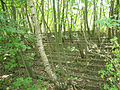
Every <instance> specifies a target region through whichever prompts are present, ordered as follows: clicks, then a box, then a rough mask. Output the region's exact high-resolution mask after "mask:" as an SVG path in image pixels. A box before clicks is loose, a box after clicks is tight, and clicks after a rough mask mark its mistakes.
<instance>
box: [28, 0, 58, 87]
mask: <svg viewBox="0 0 120 90" xmlns="http://www.w3.org/2000/svg"><path fill="white" fill-rule="evenodd" d="M29 5H30V9H31V12H32V16H33V20H34V24H35V30H36V31H35V32H36V33H35V34H36V37H37V43H36V45H37V47H38V51H39V53H40V55H41V59H42V61H43V63H44V67H45V70H46V72H47V73H48V75H49V76H50V78H51V79H52V80H53V81H54V82H55V84H56V85H57V86H60V84H59V82H58V81H57V76H56V75H55V73H53V71H52V69H51V66H50V64H49V61H48V58H47V56H46V54H45V51H44V47H43V43H42V37H41V33H40V25H39V23H38V20H37V13H36V9H35V6H34V1H33V0H29Z"/></svg>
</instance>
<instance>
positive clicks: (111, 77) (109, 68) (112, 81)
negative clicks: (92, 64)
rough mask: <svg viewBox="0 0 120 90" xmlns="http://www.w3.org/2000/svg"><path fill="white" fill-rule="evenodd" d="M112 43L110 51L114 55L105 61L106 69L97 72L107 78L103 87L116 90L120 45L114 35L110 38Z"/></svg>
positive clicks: (119, 66)
mask: <svg viewBox="0 0 120 90" xmlns="http://www.w3.org/2000/svg"><path fill="white" fill-rule="evenodd" d="M110 41H111V42H113V43H114V45H113V47H112V49H113V50H112V53H113V55H114V57H113V58H111V59H110V60H109V61H108V62H107V63H106V66H105V67H106V70H101V71H99V74H100V75H101V78H104V79H106V80H107V83H106V84H104V89H108V90H118V86H119V84H120V82H119V79H120V65H119V63H120V45H119V44H118V43H117V38H116V37H114V38H113V39H111V40H110Z"/></svg>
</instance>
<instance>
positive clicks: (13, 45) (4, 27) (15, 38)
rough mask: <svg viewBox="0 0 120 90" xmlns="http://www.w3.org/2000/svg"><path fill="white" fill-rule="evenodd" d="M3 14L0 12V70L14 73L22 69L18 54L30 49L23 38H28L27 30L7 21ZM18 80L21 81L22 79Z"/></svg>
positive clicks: (30, 56) (11, 21)
mask: <svg viewBox="0 0 120 90" xmlns="http://www.w3.org/2000/svg"><path fill="white" fill-rule="evenodd" d="M4 14H5V12H0V63H1V65H2V67H1V70H4V71H7V72H14V73H15V71H17V70H16V69H19V68H20V67H21V66H22V67H24V64H23V62H22V59H21V56H20V52H26V51H27V50H29V49H31V47H30V46H29V45H28V44H26V42H25V40H26V41H29V40H27V38H24V36H29V34H27V31H28V30H29V29H26V28H25V29H24V27H22V26H20V25H19V23H18V22H17V21H14V20H9V19H8V18H6V17H5V16H4ZM29 39H30V36H29ZM24 57H25V58H26V59H29V60H31V59H33V57H34V55H29V54H24ZM4 71H3V72H4ZM8 74H9V73H8ZM19 79H20V80H21V81H22V78H19ZM26 79H27V78H26ZM20 80H18V81H20ZM27 80H28V79H27ZM2 82H4V81H2ZM21 83H22V82H21ZM0 84H1V85H0V86H3V85H2V83H0ZM19 84H20V83H19ZM19 84H18V85H19ZM22 84H23V83H22ZM24 84H26V83H24Z"/></svg>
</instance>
